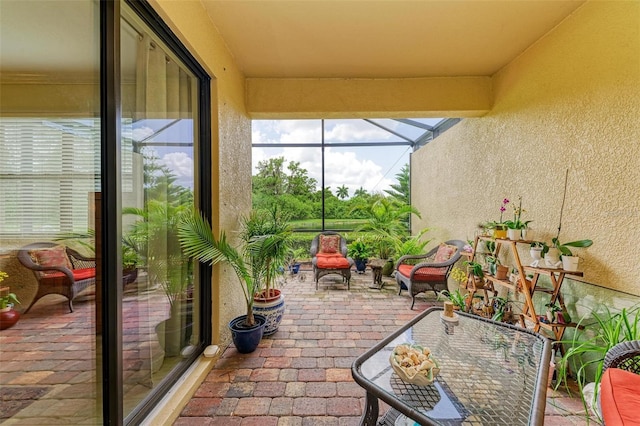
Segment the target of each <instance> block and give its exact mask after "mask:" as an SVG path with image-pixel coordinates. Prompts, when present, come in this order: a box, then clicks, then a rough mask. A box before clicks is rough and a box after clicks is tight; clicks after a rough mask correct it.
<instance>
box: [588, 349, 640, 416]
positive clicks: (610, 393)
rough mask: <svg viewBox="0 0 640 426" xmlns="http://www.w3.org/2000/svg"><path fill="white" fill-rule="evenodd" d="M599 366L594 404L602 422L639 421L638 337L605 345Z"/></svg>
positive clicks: (639, 368) (639, 372) (639, 366)
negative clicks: (609, 345) (601, 369)
mask: <svg viewBox="0 0 640 426" xmlns="http://www.w3.org/2000/svg"><path fill="white" fill-rule="evenodd" d="M603 369H604V373H603V375H602V380H601V382H600V392H599V393H598V405H599V410H600V413H602V418H603V420H604V423H605V425H607V426H613V425H623V424H624V425H638V424H640V421H638V418H639V417H638V413H639V412H640V391H638V389H640V341H639V340H632V341H628V342H622V343H618V344H617V345H615V346H614V347H612V348H611V349H609V351H608V352H607V354H606V355H605V358H604V364H603Z"/></svg>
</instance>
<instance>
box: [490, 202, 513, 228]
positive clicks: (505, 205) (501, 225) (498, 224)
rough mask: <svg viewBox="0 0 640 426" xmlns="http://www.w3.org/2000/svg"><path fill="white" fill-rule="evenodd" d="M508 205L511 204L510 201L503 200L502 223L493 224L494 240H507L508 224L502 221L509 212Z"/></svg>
mask: <svg viewBox="0 0 640 426" xmlns="http://www.w3.org/2000/svg"><path fill="white" fill-rule="evenodd" d="M507 204H509V199H508V198H503V199H502V205H501V206H500V221H499V222H492V223H491V227H492V228H493V237H494V238H507V223H506V222H504V221H503V220H502V216H503V215H504V212H505V211H506V210H507Z"/></svg>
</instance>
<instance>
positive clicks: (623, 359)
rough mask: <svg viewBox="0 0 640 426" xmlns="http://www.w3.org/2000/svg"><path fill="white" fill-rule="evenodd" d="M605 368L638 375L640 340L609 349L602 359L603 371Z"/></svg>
mask: <svg viewBox="0 0 640 426" xmlns="http://www.w3.org/2000/svg"><path fill="white" fill-rule="evenodd" d="M607 368H621V369H623V370H627V371H630V372H632V373H640V340H632V341H629V342H622V343H618V344H617V345H615V346H614V347H612V348H611V349H609V351H608V352H607V354H606V355H605V357H604V364H603V371H604V370H606V369H607Z"/></svg>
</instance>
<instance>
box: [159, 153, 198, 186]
mask: <svg viewBox="0 0 640 426" xmlns="http://www.w3.org/2000/svg"><path fill="white" fill-rule="evenodd" d="M160 163H162V164H164V165H165V166H167V167H168V168H169V169H170V170H171V171H172V172H173V174H174V175H175V176H176V178H177V181H178V183H179V184H180V185H182V186H186V187H189V188H193V158H191V157H189V155H187V154H186V153H184V152H171V153H168V154H165V155H164V156H163V157H162V158H161V159H160Z"/></svg>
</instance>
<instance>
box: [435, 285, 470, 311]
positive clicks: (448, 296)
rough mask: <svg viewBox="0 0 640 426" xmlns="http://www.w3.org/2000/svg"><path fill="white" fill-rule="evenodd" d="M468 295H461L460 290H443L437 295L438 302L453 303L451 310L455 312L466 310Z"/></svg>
mask: <svg viewBox="0 0 640 426" xmlns="http://www.w3.org/2000/svg"><path fill="white" fill-rule="evenodd" d="M467 297H468V293H466V294H462V292H460V289H456V290H454V291H449V290H443V291H441V292H439V293H438V300H448V301H450V302H451V303H453V309H454V310H456V311H463V312H464V311H465V310H466V308H467Z"/></svg>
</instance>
